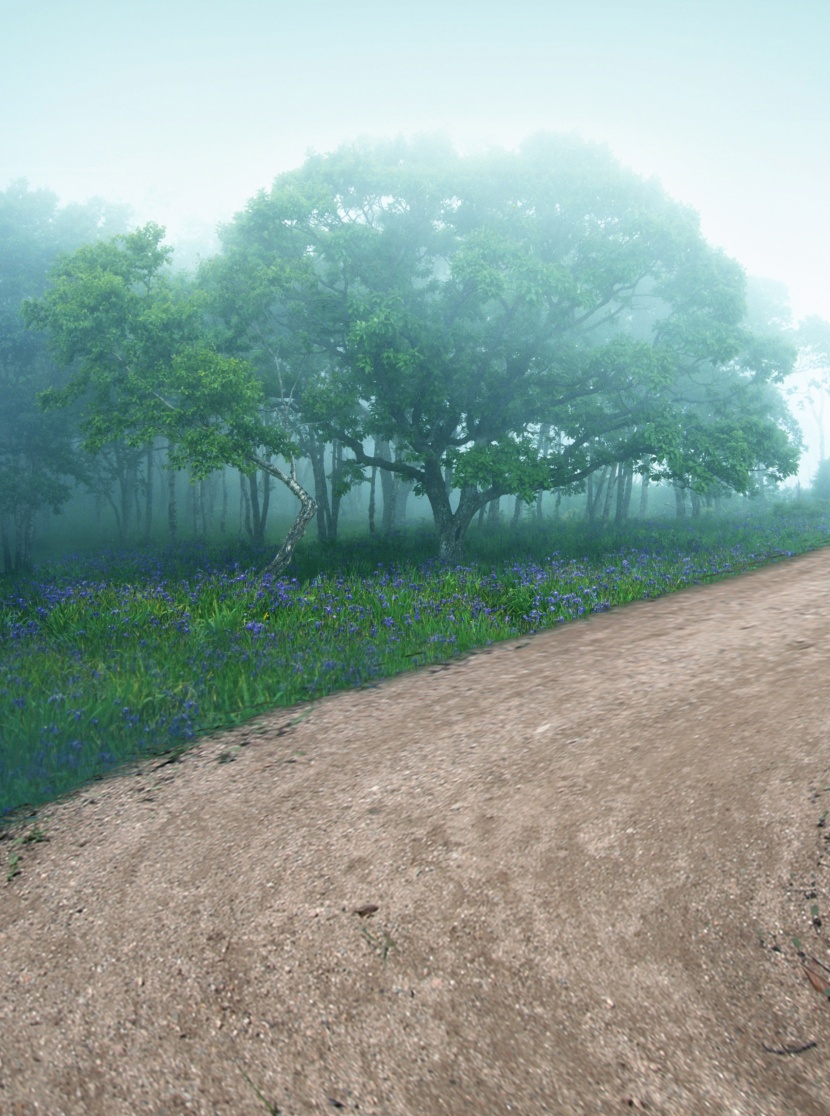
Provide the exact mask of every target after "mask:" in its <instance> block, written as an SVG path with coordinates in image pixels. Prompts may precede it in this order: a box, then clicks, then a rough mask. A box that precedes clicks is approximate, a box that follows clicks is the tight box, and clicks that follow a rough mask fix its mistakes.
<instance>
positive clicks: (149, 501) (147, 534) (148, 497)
mask: <svg viewBox="0 0 830 1116" xmlns="http://www.w3.org/2000/svg"><path fill="white" fill-rule="evenodd" d="M153 465H154V460H153V444H152V442H149V443H148V444H147V449H146V450H145V454H144V472H145V479H146V485H147V487H146V488H145V490H144V541H145V542H149V541H150V539H151V538H152V535H153V487H154V486H153V481H154V480H155V477H154V476H153Z"/></svg>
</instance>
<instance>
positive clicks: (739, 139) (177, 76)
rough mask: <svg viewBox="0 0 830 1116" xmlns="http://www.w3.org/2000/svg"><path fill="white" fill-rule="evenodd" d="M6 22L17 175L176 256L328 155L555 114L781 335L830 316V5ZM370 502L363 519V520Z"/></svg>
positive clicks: (320, 7) (70, 16)
mask: <svg viewBox="0 0 830 1116" xmlns="http://www.w3.org/2000/svg"><path fill="white" fill-rule="evenodd" d="M0 15H1V16H2V26H3V35H2V39H1V40H0V104H2V105H3V106H4V107H5V111H4V112H3V113H2V114H0V190H2V189H5V188H6V187H7V186H8V184H9V183H11V182H14V181H17V180H21V179H24V180H26V181H27V182H28V184H29V186H30V188H32V189H39V188H45V189H48V190H51V191H54V193H55V194H56V195H57V196H58V197H59V199H60V201H61V203H63V204H67V203H85V202H87V201H88V199H90V198H93V197H98V198H102V199H104V201H105V202H107V203H110V204H113V205H119V204H120V205H125V206H127V207H129V211H130V214H131V217H130V221H131V224H132V225H133V226H137V225H141V224H143V223H145V222H147V221H154V222H158V223H160V224H161V225H163V226H165V227H166V229H167V236H168V241H169V242H170V243H172V244H173V245H175V247H176V255H175V264H176V266H177V267H178V268H184V269H191V270H192V269H195V268H196V266H197V265H198V263H199V262H200V261H201V260H204V259H206V258H208V257H210V256H211V255H212V254H214V253H215V252H216V251H217V250H218V247H219V240H218V237H217V230H218V229H219V228H220V227H221V226H223V225H226V224H227V223H228V222H231V221H232V220H233V217H234V214H236V213H238V212H239V211H240V210H241V209H243V207H244V206H245V204H246V203H247V201H248V200H249V199H250V198H252V197H253V196H255V195H256V194H257V192H258V191H260V190H263V189H268V188H269V187H270V185H271V183H272V182H273V181H274V179H275V177H277V176H278V175H280V174H281V173H283V172H285V171H287V170H289V169H292V168H295V167H299V166H300V165H302V164H303V161H304V160H305V158H306V156H307V154H308V153H309V152H329V151H332V150H334V149H336V148H337V147H339V146H340V145H342V144H343V143H346V142H350V141H353V140H355V139H356V138H360V137H368V138H369V139H372V138H378V137H391V136H396V135H402V136H405V137H412V136H416V135H423V134H430V135H434V134H436V133H440V134H442V135H443V136H445V137H446V138H447V140H448V141H449V142H451V143H452V144H453V145H454V146H455V148H456V150H458V151H459V152H461V153H462V154H465V153H474V152H486V151H489V150H490V149H492V148H493V147H494V146H498V147H502V148H506V149H508V150H515V149H517V148H518V147H519V145H520V144H521V143H522V142H523V141H524V140H525V139H526V138H527V137H528V136H530V135H532V134H535V133H537V132H539V131H546V132H554V133H570V134H574V135H575V136H578V137H581V138H582V139H584V140H587V141H592V142H596V143H600V144H603V145H607V147H608V149H609V150H610V151H611V152H612V153H613V155H614V156H615V157H616V158H617V159H619V160H620V162H621V163H622V164H623V165H624V166H626V167H630V168H631V169H633V170H634V171H635V172H636V173H637V174H640V175H644V176H646V177H649V176H654V177H655V178H656V179H658V180H659V181H660V183H662V185H663V187H664V188H665V190H666V192H667V193H668V194H669V195H670V196H671V197H672V198H673V199H675V200H677V201H678V202H681V203H683V204H685V205H687V206H689V207H691V209H693V210H694V211H695V212H696V213H698V214H699V215H700V226H701V231H702V234H703V236H704V237H705V238H706V239H707V240H708V242H709V243H710V244H712V245H714V246H716V247H720V248H722V249H723V250H724V251H725V253H726V254H727V255H728V256H729V257H732V258H734V259H735V260H737V261H738V262H739V263H740V265H741V266H742V267H743V268H744V269H745V271H746V272H747V274H748V275H749V276H750V277H751V280H752V284H754V286H752V285H751V288H750V289H751V291H752V290H754V291H758V290H761V289H764V290H766V291H767V292H772V295H771V297H772V300H773V301H774V302H775V303H776V305H777V306H778V307H779V310H780V315H779V317H780V321H781V324H782V325H783V326H784V328H794V327H795V326H797V325H798V323H799V322H800V321H802V320H804V319H806V318H808V317H809V316H811V315H816V316H818V317H820V318H823V319H825V320H827V319H830V254H829V253H828V251H827V245H828V244H830V207H828V206H827V204H826V183H827V182H828V181H830V134H828V129H829V128H830V124H828V122H830V84H828V82H827V80H826V57H825V56H826V50H825V47H826V43H827V41H828V36H829V35H830V8H828V6H827V5H826V3H825V2H824V0H791V2H788V3H783V2H779V0H773V2H765V0H760V2H759V0H731V2H729V3H728V4H726V5H724V4H723V3H722V2H720V3H718V2H715V0H701V2H699V3H696V4H695V5H688V6H675V5H666V4H665V3H658V2H650V0H634V2H633V3H631V4H628V5H620V4H618V3H615V2H610V0H607V2H606V0H593V2H591V0H589V2H587V3H584V4H582V5H580V6H579V7H578V8H577V7H576V6H574V5H572V4H570V3H567V4H566V3H562V2H559V0H553V2H551V3H548V4H547V5H546V6H544V8H542V7H541V6H539V5H537V4H535V3H534V4H531V3H527V2H524V0H519V2H518V3H514V4H511V5H507V4H505V3H491V2H487V0H484V2H479V3H476V4H471V3H470V4H468V3H458V4H455V5H453V6H452V7H449V8H448V7H447V6H446V5H444V4H439V3H437V2H434V0H422V2H420V3H418V4H414V3H413V4H405V5H395V6H389V5H384V4H380V3H372V2H365V0H358V2H356V3H354V4H352V5H349V6H348V7H345V8H344V7H343V6H342V5H335V4H334V3H331V2H329V0H323V2H321V3H318V4H317V5H314V6H298V5H294V4H287V3H276V4H275V3H270V4H266V3H262V2H254V0H240V2H238V3H235V4H233V5H231V4H227V3H219V2H216V0H206V2H201V3H198V4H197V3H192V2H190V0H181V2H178V3H175V4H170V3H166V4H163V3H161V2H160V0H147V2H145V3H143V4H142V5H140V6H124V5H112V4H107V3H104V2H103V0H94V2H92V0H86V2H84V0H81V2H79V3H78V4H75V5H67V4H65V3H62V2H58V0H32V2H31V3H28V4H21V3H11V2H8V0H6V2H2V0H0ZM814 376H815V369H814V368H813V367H810V366H808V365H806V364H805V365H803V366H801V367H800V368H799V370H798V371H797V373H796V375H794V376H793V377H792V378H791V380H790V381H789V385H790V389H791V392H792V394H791V397H790V398H791V406H792V408H793V413H794V414H795V415H796V417H797V419H798V421H799V422H800V423H801V425H802V428H803V431H804V437H805V443H806V446H805V452H804V454H803V456H802V461H801V467H800V472H799V474H798V480H799V481H800V482H801V483H802V484H808V483H809V481H810V479H811V477H812V476H813V475H814V473H815V470H816V467H817V465H818V460H819V452H820V448H821V447H823V446H825V444H826V442H827V439H826V436H825V430H824V429H823V428H824V427H826V422H827V413H826V412H827V408H826V407H824V404H823V403H822V400H821V398H819V397H818V396H817V395H816V393H815V392H814V391H813V392H812V393H811V392H810V389H809V384H810V381H811V379H812V378H814ZM794 480H795V478H793V483H794ZM159 484H162V480H161V478H159ZM160 498H161V497H160V496H159V499H160ZM212 498H215V493H214V494H213V497H212ZM239 499H240V497H237V501H238V500H239ZM545 499H546V500H547V499H548V497H546V498H545ZM356 501H357V497H355V500H354V501H352V503H353V504H354V506H353V507H352V506H351V505H350V506H349V507H348V508H344V516H345V518H346V519H348V517H349V515H350V514H354V516H355V517H356V518H357V519H361V521H362V519H363V518H365V516H366V514H367V509H366V508H365V507H363V506H362V505H361V506H360V507H359V508H358V504H357V502H356ZM289 503H290V501H289ZM378 507H379V509H380V508H382V501H380V498H379V504H378ZM410 508H411V509H416V508H417V499H416V498H414V497H413V501H412V504H411V505H410ZM111 511H112V509H110V510H109V511H106V512H102V511H101V509H100V508H98V509H97V511H96V517H97V518H98V519H99V520H100V518H101V516H102V515H104V518H106V516H107V515H109V514H110V513H111ZM44 514H45V513H44ZM236 514H237V515H238V516H241V519H240V523H243V521H244V504H239V503H237V512H236ZM286 514H288V513H286ZM378 514H379V515H380V514H382V512H381V511H380V510H379V512H378ZM111 528H112V524H111V523H110V525H109V528H108V529H111ZM195 529H196V528H195V526H194V530H195Z"/></svg>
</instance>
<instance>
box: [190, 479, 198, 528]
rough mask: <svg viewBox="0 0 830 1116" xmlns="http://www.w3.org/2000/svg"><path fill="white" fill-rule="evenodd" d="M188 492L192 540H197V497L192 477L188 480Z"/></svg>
mask: <svg viewBox="0 0 830 1116" xmlns="http://www.w3.org/2000/svg"><path fill="white" fill-rule="evenodd" d="M188 491H189V492H190V519H191V522H192V524H193V538H194V539H198V537H199V500H198V497H197V494H196V483H195V481H194V480H193V477H191V478H190V484H189V485H188Z"/></svg>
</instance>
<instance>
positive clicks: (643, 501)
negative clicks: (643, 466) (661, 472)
mask: <svg viewBox="0 0 830 1116" xmlns="http://www.w3.org/2000/svg"><path fill="white" fill-rule="evenodd" d="M650 483H651V482H650V480H649V476H648V473H644V474H643V476H642V478H641V480H640V510H639V513H638V514H639V516H640V519H645V518H646V516H647V515H648V486H649V484H650Z"/></svg>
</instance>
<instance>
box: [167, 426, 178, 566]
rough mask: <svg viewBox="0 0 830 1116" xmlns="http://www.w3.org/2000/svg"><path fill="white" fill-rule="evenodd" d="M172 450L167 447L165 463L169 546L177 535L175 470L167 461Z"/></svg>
mask: <svg viewBox="0 0 830 1116" xmlns="http://www.w3.org/2000/svg"><path fill="white" fill-rule="evenodd" d="M172 448H173V446H172V443H171V444H170V445H169V447H168V462H167V538H168V541H169V542H170V544H171V545H172V544H174V543H175V541H176V538H177V537H178V534H179V511H178V508H177V506H176V470H175V469H174V468H173V466H172V465H171V464H170V461H169V452H170V450H171V449H172Z"/></svg>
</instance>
